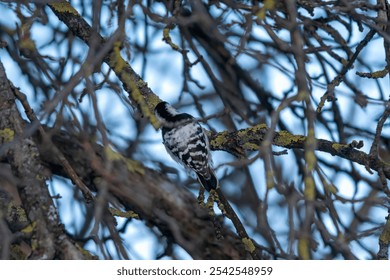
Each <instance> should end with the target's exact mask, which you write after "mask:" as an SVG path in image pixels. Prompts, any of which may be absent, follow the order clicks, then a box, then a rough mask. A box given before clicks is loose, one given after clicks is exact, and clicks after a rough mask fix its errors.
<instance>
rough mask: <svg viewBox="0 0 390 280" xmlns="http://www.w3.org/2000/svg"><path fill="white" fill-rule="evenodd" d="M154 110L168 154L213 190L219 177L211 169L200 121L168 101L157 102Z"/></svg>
mask: <svg viewBox="0 0 390 280" xmlns="http://www.w3.org/2000/svg"><path fill="white" fill-rule="evenodd" d="M154 112H155V115H156V117H157V119H158V120H159V122H160V123H161V126H162V139H163V144H164V146H165V148H166V150H167V152H168V154H169V155H170V156H171V157H172V158H173V159H174V160H175V161H177V162H178V163H180V164H181V165H183V166H184V167H185V168H186V169H189V170H192V171H194V172H195V174H196V176H197V178H198V181H199V183H200V184H201V185H202V186H203V187H204V188H205V189H206V190H207V191H210V190H211V189H216V188H217V187H218V179H217V177H216V176H215V173H214V170H213V168H212V160H211V154H210V145H209V141H208V138H207V135H206V133H205V132H204V130H203V128H202V127H201V126H200V124H199V122H197V121H196V120H195V118H194V117H193V116H191V115H190V114H186V113H180V112H178V111H177V110H176V109H175V108H174V107H172V106H171V105H170V104H168V103H167V102H160V103H158V104H157V106H156V107H155V109H154Z"/></svg>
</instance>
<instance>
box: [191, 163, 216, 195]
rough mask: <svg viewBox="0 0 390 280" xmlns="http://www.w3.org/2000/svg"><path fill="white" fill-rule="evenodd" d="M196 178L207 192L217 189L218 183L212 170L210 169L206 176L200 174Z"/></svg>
mask: <svg viewBox="0 0 390 280" xmlns="http://www.w3.org/2000/svg"><path fill="white" fill-rule="evenodd" d="M196 176H197V177H198V180H199V182H200V183H201V185H202V186H203V187H204V188H205V189H206V190H207V191H208V192H209V191H210V190H212V189H214V190H215V189H217V187H218V185H219V182H218V179H217V176H215V173H214V170H213V169H212V168H209V170H208V172H207V174H205V175H203V174H200V173H197V174H196Z"/></svg>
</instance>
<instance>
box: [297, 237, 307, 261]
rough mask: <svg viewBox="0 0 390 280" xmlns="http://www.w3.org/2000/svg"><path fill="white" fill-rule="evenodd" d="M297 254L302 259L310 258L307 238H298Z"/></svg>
mask: <svg viewBox="0 0 390 280" xmlns="http://www.w3.org/2000/svg"><path fill="white" fill-rule="evenodd" d="M298 255H299V257H300V258H301V259H302V260H310V246H309V240H308V239H307V238H303V237H301V238H299V240H298Z"/></svg>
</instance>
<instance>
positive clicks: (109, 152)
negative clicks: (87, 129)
mask: <svg viewBox="0 0 390 280" xmlns="http://www.w3.org/2000/svg"><path fill="white" fill-rule="evenodd" d="M104 151H105V154H106V156H107V159H108V160H110V161H122V162H123V163H125V164H126V166H127V169H128V170H129V171H130V172H136V173H139V174H141V175H144V174H145V169H144V167H143V165H142V164H141V163H140V162H138V161H136V160H132V159H129V158H126V157H124V156H123V155H121V154H120V153H118V152H115V151H114V150H113V149H111V148H110V147H105V149H104Z"/></svg>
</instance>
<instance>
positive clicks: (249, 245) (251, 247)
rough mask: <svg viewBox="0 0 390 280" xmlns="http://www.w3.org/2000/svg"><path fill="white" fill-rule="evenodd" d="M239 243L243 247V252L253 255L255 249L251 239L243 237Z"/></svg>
mask: <svg viewBox="0 0 390 280" xmlns="http://www.w3.org/2000/svg"><path fill="white" fill-rule="evenodd" d="M241 241H242V243H243V244H244V246H245V250H247V251H248V252H249V253H253V252H254V251H255V250H256V247H255V245H254V244H253V241H252V240H251V239H249V238H247V237H245V238H243V239H242V240H241Z"/></svg>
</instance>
